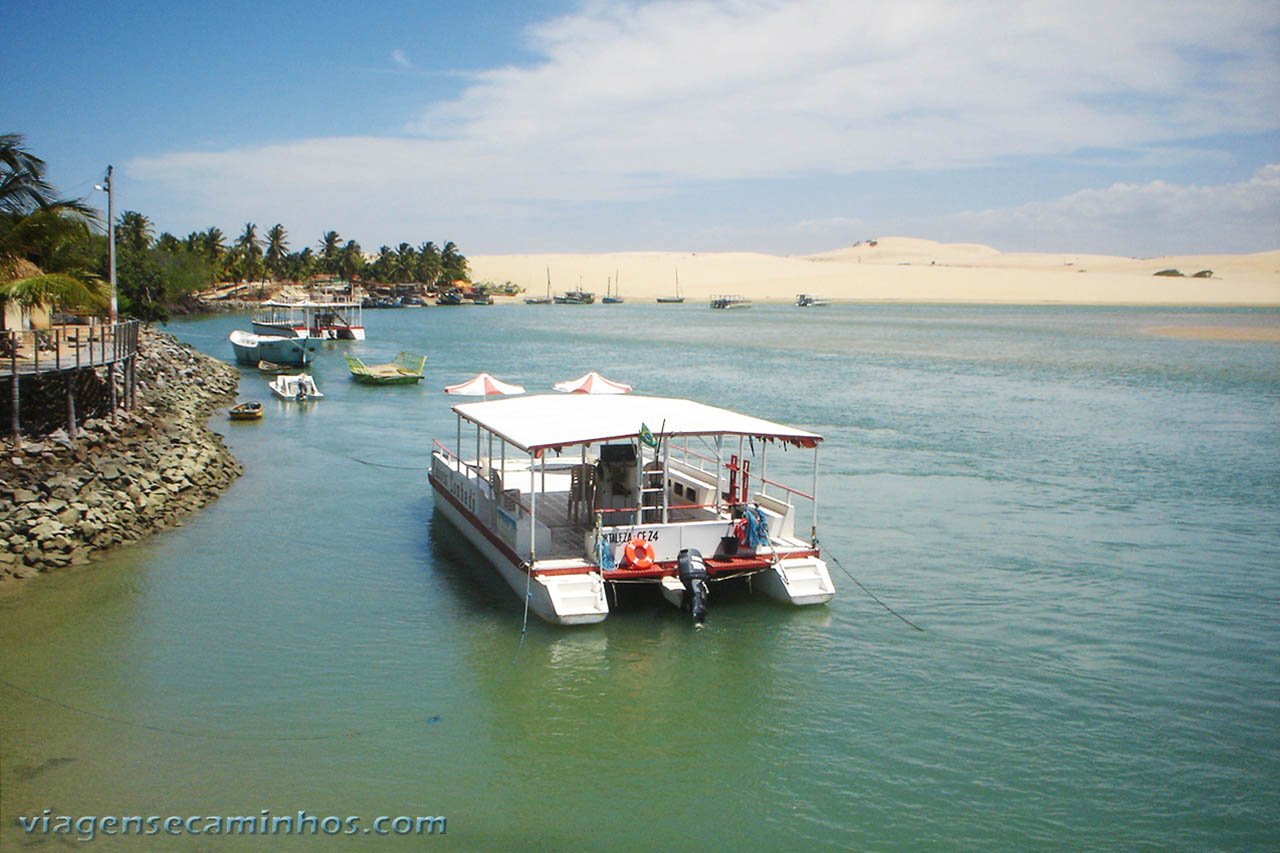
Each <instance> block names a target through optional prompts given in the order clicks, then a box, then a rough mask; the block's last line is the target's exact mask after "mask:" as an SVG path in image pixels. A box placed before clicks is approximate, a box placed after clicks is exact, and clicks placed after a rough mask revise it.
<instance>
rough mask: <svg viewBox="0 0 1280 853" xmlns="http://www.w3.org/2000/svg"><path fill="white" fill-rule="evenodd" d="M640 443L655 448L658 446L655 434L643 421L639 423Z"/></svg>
mask: <svg viewBox="0 0 1280 853" xmlns="http://www.w3.org/2000/svg"><path fill="white" fill-rule="evenodd" d="M640 443H641V444H645V445H648V446H649V447H655V448H656V447H657V446H658V438H657V436H655V435H654V434H653V432H651V431H650V429H649V427H648V425H647V424H644V423H642V424H640Z"/></svg>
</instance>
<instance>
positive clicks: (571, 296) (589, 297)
mask: <svg viewBox="0 0 1280 853" xmlns="http://www.w3.org/2000/svg"><path fill="white" fill-rule="evenodd" d="M554 299H555V303H556V304H557V305H590V304H592V303H593V302H595V301H596V295H595V294H594V293H592V292H591V291H590V290H583V289H582V285H581V284H579V285H578V289H577V290H567V291H565V294H564V296H556V297H554Z"/></svg>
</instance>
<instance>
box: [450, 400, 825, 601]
mask: <svg viewBox="0 0 1280 853" xmlns="http://www.w3.org/2000/svg"><path fill="white" fill-rule="evenodd" d="M453 411H454V414H455V415H456V417H457V433H456V443H455V446H454V447H453V448H449V447H447V446H445V445H444V444H443V443H441V442H440V441H436V442H435V450H434V452H433V453H432V457H431V470H430V474H429V475H428V479H429V481H430V483H431V487H432V489H433V491H434V493H435V498H436V500H435V507H436V509H437V510H439V511H440V512H441V514H443V515H444V517H445V518H447V519H448V520H449V521H450V522H452V523H453V524H454V525H455V526H456V527H457V528H458V529H459V530H460V531H461V532H462V534H463V535H464V536H465V537H466V538H467V539H468V541H470V542H471V544H472V545H474V546H475V547H476V548H477V549H478V550H479V551H480V553H481V554H482V555H483V556H484V557H485V559H486V560H488V561H489V562H490V563H491V564H492V565H493V566H494V567H495V568H496V569H497V570H498V572H499V573H500V574H501V575H502V577H503V578H504V579H505V580H506V581H507V583H508V584H509V585H510V586H511V588H512V589H513V590H514V591H515V592H516V594H517V596H519V597H520V598H521V599H523V600H524V601H525V602H526V606H527V607H528V608H529V609H531V610H532V611H533V612H534V613H536V614H537V615H538V616H539V617H541V618H542V619H544V620H546V621H548V622H551V623H554V624H561V625H575V624H587V623H592V622H600V621H602V620H604V619H605V618H606V617H607V616H608V615H609V612H610V603H609V594H608V593H609V591H610V589H611V588H612V591H613V599H614V604H615V606H616V604H617V600H618V599H617V589H616V587H617V586H618V585H621V584H628V585H631V584H651V585H652V586H653V588H654V589H655V590H657V591H661V593H662V595H663V596H664V597H665V598H666V599H667V600H668V601H670V602H671V603H672V604H675V605H677V606H680V607H684V608H687V609H689V610H691V612H692V614H693V618H694V621H695V622H699V623H700V622H701V621H702V619H703V618H705V615H706V607H707V596H708V591H709V589H710V588H711V585H712V584H714V583H716V582H718V581H724V580H729V579H734V578H740V579H746V580H747V581H748V583H749V584H750V585H751V587H752V589H753V590H758V591H761V592H764V593H765V594H767V595H769V596H770V597H772V598H776V599H779V600H781V601H784V602H789V603H791V604H797V605H809V604H824V603H826V602H828V601H830V600H831V598H832V597H833V596H834V595H835V587H834V586H833V585H832V582H831V576H830V574H829V572H828V571H827V565H826V563H825V562H824V561H823V560H822V559H821V556H820V553H819V549H818V544H817V500H816V495H817V472H818V457H817V450H818V445H819V444H820V442H821V441H822V437H821V436H819V435H817V434H815V433H812V432H808V431H806V430H802V429H797V428H795V427H789V426H785V425H783V424H778V423H774V422H772V421H767V420H763V419H760V418H756V417H752V416H750V415H743V414H739V413H737V412H732V411H729V410H727V409H721V408H717V407H714V406H708V405H705V404H702V403H697V402H694V401H691V400H684V399H675V398H667V397H649V396H640V395H634V394H619V395H596V394H555V395H547V394H542V395H536V396H528V397H512V398H504V399H499V400H493V401H485V402H477V403H463V404H459V405H455V406H454V407H453ZM651 426H652V428H651ZM772 446H781V447H784V448H807V449H812V450H813V458H812V471H811V473H810V477H811V485H809V484H806V485H808V488H809V491H807V492H806V491H803V490H802V489H800V488H797V487H795V486H791V485H784V484H783V483H781V482H777V481H775V480H773V479H770V477H769V471H768V468H767V465H768V461H769V453H768V451H769V448H770V447H772ZM784 462H785V465H777V463H775V466H776V467H781V468H783V469H784V470H785V471H787V472H788V473H793V472H794V471H795V470H796V465H795V464H794V463H795V462H796V460H795V458H794V456H793V455H792V456H790V457H789V458H787V459H785V460H784ZM798 503H807V504H808V505H809V509H810V510H811V512H812V518H811V519H810V527H809V531H808V535H807V536H805V535H803V534H800V535H798V534H797V531H796V527H797V513H798V510H799V509H800V507H798V506H797V504H798Z"/></svg>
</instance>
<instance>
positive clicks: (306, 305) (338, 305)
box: [253, 299, 364, 341]
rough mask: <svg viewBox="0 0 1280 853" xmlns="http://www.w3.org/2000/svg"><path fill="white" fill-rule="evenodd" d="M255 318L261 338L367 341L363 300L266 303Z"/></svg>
mask: <svg viewBox="0 0 1280 853" xmlns="http://www.w3.org/2000/svg"><path fill="white" fill-rule="evenodd" d="M262 307H263V309H265V310H263V311H262V312H261V313H259V314H258V315H256V316H255V317H254V318H253V330H254V331H255V332H257V333H258V334H260V335H285V336H286V337H291V338H320V339H321V340H328V341H363V340H364V313H363V312H364V309H363V308H362V306H361V303H360V300H359V299H340V300H330V301H325V302H317V301H313V300H310V299H308V300H305V301H302V302H275V301H270V302H264V303H262Z"/></svg>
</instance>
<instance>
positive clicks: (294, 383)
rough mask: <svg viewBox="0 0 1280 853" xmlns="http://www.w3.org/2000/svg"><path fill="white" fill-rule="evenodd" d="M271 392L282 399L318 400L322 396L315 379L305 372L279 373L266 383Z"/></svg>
mask: <svg viewBox="0 0 1280 853" xmlns="http://www.w3.org/2000/svg"><path fill="white" fill-rule="evenodd" d="M267 387H268V388H270V389H271V393H273V394H275V395H276V396H277V397H279V398H280V399H282V400H297V401H298V402H304V401H306V400H319V399H321V398H322V397H324V394H322V393H320V389H319V388H317V387H316V381H315V380H314V379H312V378H311V377H310V376H309V375H307V374H306V373H296V374H287V373H286V374H281V375H280V376H277V377H276V378H275V379H272V380H271V381H270V382H269V383H267Z"/></svg>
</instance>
